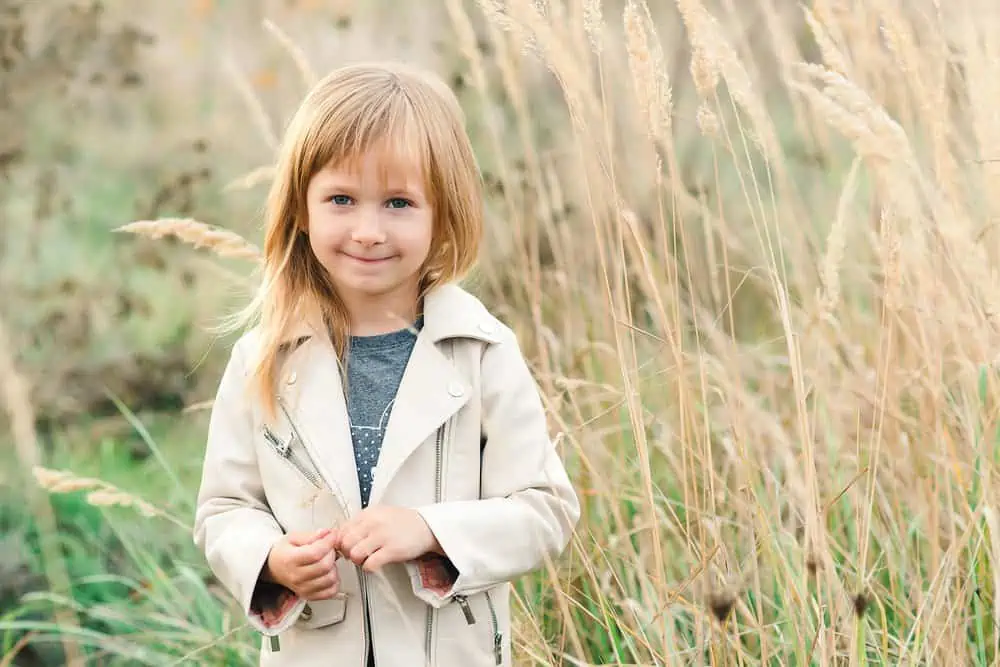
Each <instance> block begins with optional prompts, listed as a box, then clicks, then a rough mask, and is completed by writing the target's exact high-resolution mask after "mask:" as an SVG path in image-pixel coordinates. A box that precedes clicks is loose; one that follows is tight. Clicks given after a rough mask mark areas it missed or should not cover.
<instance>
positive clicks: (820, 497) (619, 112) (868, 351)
mask: <svg viewBox="0 0 1000 667" xmlns="http://www.w3.org/2000/svg"><path fill="white" fill-rule="evenodd" d="M387 58H392V59H403V60H407V61H410V62H415V63H419V64H422V65H425V66H427V67H430V68H432V69H434V70H435V71H437V72H439V73H440V74H441V75H442V76H443V77H444V78H445V80H446V81H448V82H449V84H450V85H451V86H452V87H453V88H454V90H455V91H456V93H457V94H458V96H459V98H460V100H461V102H462V104H463V106H464V108H465V110H466V113H467V118H468V127H469V132H470V135H471V136H472V138H473V141H474V144H475V147H476V151H477V155H478V157H479V160H480V164H481V167H482V172H483V179H484V183H485V187H486V192H487V195H488V201H487V225H488V229H487V232H486V240H485V246H484V248H483V252H482V258H481V263H480V265H479V267H478V269H477V271H476V272H475V273H474V274H473V275H472V276H471V277H470V279H469V281H468V282H467V287H468V289H470V290H471V291H473V292H475V293H476V294H477V295H479V296H480V297H481V298H482V299H483V301H484V302H486V303H487V305H488V306H489V307H490V308H492V309H493V310H494V312H496V313H497V315H498V316H499V317H500V318H501V319H503V320H504V321H505V322H507V323H508V324H509V325H510V326H512V327H513V328H514V329H515V331H516V332H517V333H518V336H519V339H520V341H521V345H522V348H523V350H524V352H525V354H526V355H527V356H528V358H529V360H530V363H531V366H532V370H533V371H534V373H535V376H536V378H537V380H538V383H539V386H540V388H541V390H542V393H543V396H544V399H545V404H546V407H547V409H548V411H549V415H550V424H551V431H552V434H553V437H554V438H555V439H556V440H557V442H558V446H559V450H560V452H561V453H562V454H563V456H564V458H565V460H566V464H567V467H568V469H569V471H570V474H571V476H572V479H573V481H574V483H575V485H576V488H577V489H578V491H579V494H580V497H581V501H582V504H583V517H582V519H581V522H580V524H579V526H578V530H577V532H576V534H575V536H574V539H573V541H572V543H571V545H570V547H569V548H568V549H567V551H566V553H565V554H564V555H563V557H562V558H560V559H559V560H558V561H556V562H554V563H552V564H551V565H549V566H547V567H545V568H543V569H542V570H541V571H539V572H537V573H534V574H532V575H531V576H528V577H526V578H524V579H523V580H521V581H519V582H518V585H517V596H516V599H515V601H514V607H515V612H516V619H515V638H514V641H515V647H514V653H515V658H516V660H517V662H518V664H523V665H636V664H641V665H699V666H700V665H841V664H843V665H852V666H853V665H862V664H880V665H882V664H884V665H962V666H965V665H981V666H986V665H993V664H996V662H997V661H998V660H1000V632H998V626H997V624H998V623H1000V620H998V619H1000V609H998V606H1000V596H998V588H1000V568H998V563H997V562H995V561H998V559H1000V517H998V514H997V512H998V505H1000V493H998V488H997V487H995V486H994V475H996V474H997V472H998V462H1000V431H998V426H1000V424H998V422H997V416H998V407H1000V401H998V400H997V394H996V392H997V389H998V386H1000V385H998V380H1000V376H998V373H997V368H996V365H995V359H996V358H997V357H998V355H1000V279H998V274H997V269H996V262H997V259H998V258H1000V229H998V228H997V224H996V223H997V220H1000V186H998V184H1000V114H998V113H997V111H996V109H997V105H998V104H1000V76H998V74H1000V4H997V3H995V2H992V1H988V0H950V1H949V2H937V1H936V0H811V1H808V0H807V1H806V2H804V3H802V4H799V3H795V2H790V1H786V0H742V1H741V2H736V0H713V1H712V2H708V1H706V2H701V1H700V0H676V2H673V1H671V0H663V1H662V2H661V1H660V0H655V1H654V0H645V2H643V0H607V1H605V2H599V1H598V0H534V1H532V0H506V1H501V0H479V1H478V2H477V1H474V0H466V1H463V0H434V1H433V2H432V1H431V0H428V1H427V2H420V3H398V2H394V1H392V0H368V1H365V0H355V1H353V2H352V1H342V2H339V3H338V2H319V1H310V0H298V1H293V0H286V1H279V0H258V1H253V2H249V1H248V2H245V3H243V2H236V1H235V0H229V1H223V0H218V1H215V2H213V1H212V0H183V1H182V0H177V1H176V2H170V3H167V2H162V3H152V2H126V1H125V0H107V1H105V2H97V1H95V0H83V1H73V2H71V1H70V0H47V1H46V2H44V3H42V2H28V1H27V0H20V1H18V0H6V1H0V294H2V297H0V386H2V394H0V397H2V399H3V400H2V401H0V405H2V406H3V407H4V408H5V409H6V412H5V413H4V414H5V415H9V417H10V419H9V420H6V419H3V418H0V441H2V442H3V443H5V444H6V445H7V446H5V447H3V448H2V449H0V451H2V452H4V457H5V458H4V465H3V467H2V469H0V526H2V529H3V533H2V538H0V655H2V656H3V657H0V667H6V666H8V665H20V666H22V667H29V666H49V665H64V664H87V665H174V664H177V665H181V664H185V665H189V664H190V665H252V664H256V658H257V651H258V647H259V636H257V635H256V634H255V633H253V632H252V631H250V630H249V628H248V627H247V625H246V623H245V619H244V618H243V617H242V614H241V612H240V610H239V609H238V608H237V606H236V604H235V603H234V602H233V601H232V599H231V598H230V597H229V596H228V594H227V593H226V592H225V591H224V590H222V588H221V587H220V586H219V585H218V584H217V583H216V582H215V581H214V579H213V577H212V576H211V573H210V572H209V570H208V568H207V565H206V564H205V562H204V559H203V556H202V554H200V553H199V552H198V551H197V550H196V549H195V547H194V545H193V543H192V541H191V529H190V524H191V521H192V517H193V504H194V499H195V492H196V489H197V484H198V480H199V475H200V466H201V453H202V450H203V447H204V438H205V430H206V426H207V417H208V410H209V408H210V401H211V399H212V396H213V394H214V390H215V387H216V384H217V382H218V379H219V375H220V373H221V369H222V364H223V363H224V362H225V360H226V358H227V353H228V346H229V345H230V344H231V343H232V342H233V339H232V338H231V337H226V338H219V337H216V336H215V335H214V334H213V327H215V326H216V325H218V324H219V323H220V321H221V319H222V318H223V317H225V316H226V315H228V314H230V313H232V312H233V311H234V310H235V309H236V308H238V307H239V306H241V305H243V304H244V303H245V301H246V299H247V298H249V295H250V294H251V293H252V290H253V288H254V286H255V285H256V281H257V279H258V277H259V276H258V273H257V269H258V267H259V263H258V250H257V248H258V247H259V245H260V243H261V240H262V238H263V234H262V229H261V210H262V206H263V201H264V195H265V193H266V189H267V185H268V183H269V179H270V178H271V165H272V161H273V159H274V149H275V147H276V144H277V141H278V137H279V136H280V135H281V132H282V129H283V126H284V123H285V122H286V121H287V120H288V118H289V116H290V114H291V113H292V111H293V110H294V109H295V107H296V105H297V104H298V102H299V101H300V100H301V98H302V95H303V94H304V92H305V91H306V90H307V88H308V86H309V85H310V84H311V83H312V82H314V81H315V80H316V79H317V78H318V77H319V76H321V75H322V74H324V73H325V72H326V71H328V70H329V69H331V68H333V67H336V66H337V65H339V64H342V63H344V62H348V61H351V60H358V59H387ZM8 426H9V428H8ZM996 481H997V482H998V484H1000V479H998V480H996Z"/></svg>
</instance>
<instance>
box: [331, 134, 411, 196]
mask: <svg viewBox="0 0 1000 667" xmlns="http://www.w3.org/2000/svg"><path fill="white" fill-rule="evenodd" d="M343 179H349V180H351V181H355V182H357V181H360V182H362V183H364V184H378V185H379V186H381V187H383V188H402V187H406V188H411V189H412V188H423V189H427V188H428V182H427V181H428V168H427V165H426V164H425V160H424V159H423V156H422V155H420V151H417V150H413V149H412V147H409V146H407V145H406V144H404V143H402V142H395V141H391V140H383V141H380V142H379V143H378V144H376V145H373V146H370V147H368V148H358V149H357V150H356V151H354V152H352V153H350V154H347V155H339V156H333V157H332V158H331V159H330V160H329V162H327V163H326V164H325V165H324V166H322V167H321V168H320V169H319V170H318V171H317V172H316V174H315V176H314V179H313V180H314V181H315V182H317V183H321V184H322V183H327V182H333V181H338V180H343Z"/></svg>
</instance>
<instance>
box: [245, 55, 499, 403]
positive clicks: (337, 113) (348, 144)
mask: <svg viewBox="0 0 1000 667" xmlns="http://www.w3.org/2000/svg"><path fill="white" fill-rule="evenodd" d="M370 151H379V152H380V153H381V157H383V158H388V160H383V161H382V162H381V164H382V166H383V173H384V169H385V168H386V165H387V164H395V163H397V162H399V161H402V163H403V164H407V165H410V166H414V167H417V168H418V169H419V170H420V173H421V174H422V177H423V179H424V185H425V191H426V192H427V194H428V197H429V198H430V204H431V207H432V210H433V212H434V221H433V228H432V229H433V231H432V238H431V245H430V251H429V252H428V256H427V260H426V261H425V263H424V266H423V267H422V274H421V276H420V278H421V280H420V285H421V296H423V295H425V294H427V292H429V291H430V290H432V289H433V288H435V287H437V286H439V285H442V284H445V283H447V282H451V281H454V280H459V279H461V278H462V277H463V276H464V275H465V274H466V272H468V271H469V270H470V269H471V268H472V266H473V264H474V263H475V260H476V257H477V255H478V252H479V243H480V239H481V236H482V216H483V212H482V208H483V207H482V190H481V179H480V174H479V169H478V166H477V164H476V159H475V156H474V154H473V150H472V145H471V143H470V141H469V138H468V135H467V134H466V131H465V116H464V113H463V112H462V109H461V106H460V105H459V102H458V100H457V99H456V98H455V96H454V94H453V93H452V91H451V90H450V89H449V88H448V87H447V85H445V83H444V82H443V81H441V80H440V79H439V78H438V77H436V76H435V75H433V74H432V73H430V72H427V71H425V70H421V69H417V68H414V67H410V66H407V65H403V64H398V63H362V64H352V65H349V66H345V67H342V68H339V69H336V70H334V71H333V72H331V73H330V74H328V75H327V76H326V77H324V78H323V79H322V80H321V81H320V82H319V83H317V84H316V85H315V86H314V87H313V89H312V90H311V91H309V93H308V94H307V95H306V97H305V99H304V100H303V101H302V104H301V105H300V107H299V108H298V110H297V111H296V113H295V115H294V116H293V118H292V119H291V121H290V123H289V125H288V127H287V129H286V132H285V136H284V138H283V141H282V145H281V147H280V152H279V157H278V163H277V173H276V175H275V178H274V181H273V183H272V186H271V190H270V193H269V195H268V199H267V210H266V217H265V238H264V266H263V281H262V284H261V287H260V289H259V291H258V293H257V296H256V297H255V299H254V300H253V302H252V303H251V304H250V305H249V306H248V307H247V308H246V309H245V310H244V311H243V312H242V314H241V317H240V318H239V321H240V322H241V323H242V324H244V325H246V324H249V323H251V322H253V323H256V325H257V326H258V327H259V333H260V344H259V348H258V349H259V354H258V357H257V359H256V363H255V368H254V371H253V375H252V387H253V390H254V393H255V394H256V395H257V397H258V398H259V399H260V400H261V402H262V404H263V407H264V409H265V411H266V412H267V413H268V414H269V415H273V414H274V408H275V386H276V381H277V377H278V374H279V373H280V368H279V366H280V356H281V353H282V343H283V341H284V340H285V339H287V337H288V336H289V335H290V333H291V331H292V329H293V327H295V326H296V325H297V324H299V323H300V322H301V321H302V320H303V319H305V320H307V321H308V322H310V324H312V325H313V327H314V328H318V329H319V331H320V332H325V333H326V334H327V335H328V336H329V338H330V342H331V343H332V344H333V346H334V348H335V349H336V351H337V355H338V357H339V358H341V359H343V357H344V354H345V352H346V349H347V343H348V340H349V338H350V324H349V319H348V316H347V313H346V312H345V309H344V306H343V303H342V301H341V300H340V299H339V297H338V296H337V291H336V289H335V288H334V285H333V284H332V282H331V281H330V279H329V277H328V274H327V272H326V270H325V269H324V268H323V266H322V265H321V264H320V263H319V261H318V260H317V259H316V257H315V255H314V254H313V252H312V249H311V248H310V245H309V238H308V236H307V235H306V234H305V233H304V232H305V230H307V228H308V212H307V208H306V190H307V188H308V186H309V182H310V180H311V179H312V177H313V175H315V174H316V172H318V171H319V170H321V169H323V168H324V167H326V166H328V165H334V166H337V165H342V164H348V165H350V164H357V161H358V160H359V159H360V158H361V157H362V156H363V155H364V154H366V153H368V152H370Z"/></svg>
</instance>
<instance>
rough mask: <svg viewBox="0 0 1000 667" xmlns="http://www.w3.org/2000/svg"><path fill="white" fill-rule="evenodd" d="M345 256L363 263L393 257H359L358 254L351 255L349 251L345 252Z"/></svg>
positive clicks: (376, 262)
mask: <svg viewBox="0 0 1000 667" xmlns="http://www.w3.org/2000/svg"><path fill="white" fill-rule="evenodd" d="M343 254H344V256H345V257H348V258H349V259H353V260H354V261H356V262H361V263H362V264H378V263H379V262H386V261H388V260H390V259H392V257H358V256H357V255H351V254H349V253H346V252H345V253H343Z"/></svg>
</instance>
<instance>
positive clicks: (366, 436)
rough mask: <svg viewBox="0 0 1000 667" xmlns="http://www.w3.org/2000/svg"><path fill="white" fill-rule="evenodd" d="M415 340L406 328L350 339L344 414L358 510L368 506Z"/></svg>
mask: <svg viewBox="0 0 1000 667" xmlns="http://www.w3.org/2000/svg"><path fill="white" fill-rule="evenodd" d="M422 323H423V322H422V320H417V322H416V324H415V326H414V328H415V329H416V330H418V331H419V329H420V327H421V325H422ZM416 340H417V338H416V336H415V335H414V332H412V331H410V330H409V329H401V330H399V331H393V332H390V333H387V334H380V335H377V336H352V337H351V342H350V349H349V351H348V355H347V414H348V416H349V417H350V420H351V439H352V440H353V441H354V462H355V464H356V465H357V468H358V483H359V486H360V487H361V506H362V507H367V506H368V499H369V497H370V496H371V492H372V472H373V470H374V469H375V466H376V465H377V464H378V457H379V453H380V452H381V451H382V437H383V436H384V435H385V427H386V424H388V422H389V414H390V413H391V412H392V406H393V403H394V402H395V400H396V391H397V389H399V383H400V381H401V380H402V379H403V371H404V370H405V369H406V363H407V362H408V361H409V359H410V353H411V352H413V345H414V344H415V343H416Z"/></svg>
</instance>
